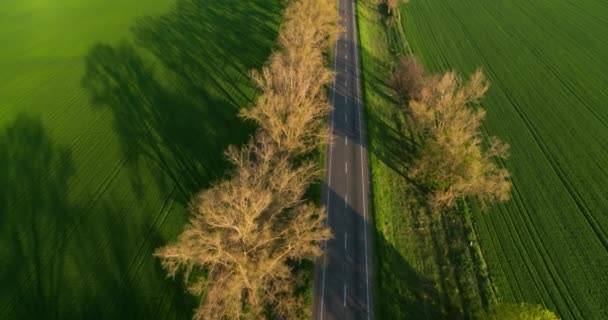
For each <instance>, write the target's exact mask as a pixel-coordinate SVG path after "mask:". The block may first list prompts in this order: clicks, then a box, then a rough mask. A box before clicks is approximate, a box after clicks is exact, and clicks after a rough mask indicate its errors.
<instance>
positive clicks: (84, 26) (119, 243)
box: [0, 0, 283, 319]
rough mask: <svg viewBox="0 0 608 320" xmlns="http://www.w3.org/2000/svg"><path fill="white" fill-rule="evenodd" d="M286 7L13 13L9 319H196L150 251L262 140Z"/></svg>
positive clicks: (1, 105) (3, 26) (3, 173)
mask: <svg viewBox="0 0 608 320" xmlns="http://www.w3.org/2000/svg"><path fill="white" fill-rule="evenodd" d="M41 6H42V7H41ZM282 6H283V5H282V4H281V3H280V2H279V1H266V0H253V1H247V2H242V1H235V0H229V1H222V2H216V1H207V0H205V1H203V0H178V1H176V2H175V3H173V2H172V1H163V0H156V1H147V2H146V3H145V4H143V3H139V2H133V3H130V4H123V3H122V2H121V3H120V4H119V3H118V2H117V1H88V2H86V3H84V2H82V1H75V0H61V1H55V2H52V3H49V4H42V3H40V2H34V1H14V0H9V1H8V3H6V4H3V8H2V9H1V11H0V40H1V41H3V43H11V46H6V47H3V48H2V50H0V69H2V70H3V71H2V72H0V190H1V191H0V270H2V272H1V273H0V283H2V286H1V288H0V318H15V319H35V318H61V319H83V318H99V317H103V318H112V319H114V318H134V319H151V318H179V319H185V318H190V317H191V314H192V309H193V308H194V306H195V305H196V301H195V299H193V298H191V297H190V296H189V295H188V294H186V293H185V290H184V288H183V287H182V286H181V285H180V281H173V280H169V279H166V278H165V273H164V271H163V270H162V269H161V268H160V264H159V263H158V261H157V260H156V259H155V258H154V257H153V256H152V252H153V250H154V249H155V248H156V247H158V246H160V245H162V244H164V243H166V242H167V241H171V240H173V239H174V237H175V236H177V234H178V233H179V232H180V231H181V229H182V227H183V225H184V224H185V223H186V221H187V211H186V208H187V205H188V201H189V199H190V196H191V195H193V194H194V193H195V192H197V191H199V190H200V189H201V188H203V187H206V186H208V185H209V184H210V183H212V182H213V181H214V180H216V179H218V178H220V177H221V176H222V175H223V172H224V171H225V169H227V164H226V162H225V161H224V158H223V150H224V149H225V147H226V146H227V145H228V144H241V143H243V142H245V141H246V140H247V139H248V136H249V134H250V133H251V132H252V130H253V126H252V125H251V124H246V123H243V122H242V121H240V120H239V119H238V117H237V113H238V110H239V108H241V107H243V106H245V105H247V104H250V103H251V102H252V101H253V98H254V96H255V90H254V88H253V87H252V83H251V81H250V80H249V76H248V73H247V72H248V71H249V70H250V69H252V68H259V67H260V66H261V65H262V64H263V63H264V62H265V61H266V59H267V57H268V55H269V53H270V50H271V49H272V47H273V45H274V40H275V38H276V35H277V28H278V25H279V22H280V19H281V9H282ZM142 15H143V16H142Z"/></svg>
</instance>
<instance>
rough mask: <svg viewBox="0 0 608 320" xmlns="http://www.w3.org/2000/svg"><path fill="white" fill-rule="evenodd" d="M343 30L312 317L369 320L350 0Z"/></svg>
mask: <svg viewBox="0 0 608 320" xmlns="http://www.w3.org/2000/svg"><path fill="white" fill-rule="evenodd" d="M338 5H339V8H338V10H339V16H340V23H341V25H342V27H343V30H344V32H343V33H342V34H341V35H340V37H339V38H338V39H337V42H336V45H335V48H334V70H335V72H336V77H335V79H334V84H333V89H332V92H331V95H332V98H331V99H332V104H333V110H332V114H331V137H332V139H331V143H330V145H329V147H328V154H327V163H326V169H327V170H326V177H325V192H326V193H325V195H324V197H325V198H324V203H325V205H326V208H327V215H328V217H327V223H328V225H329V226H330V227H331V229H332V231H333V233H334V239H332V240H330V241H327V242H326V243H325V244H324V248H325V254H324V255H323V256H322V257H321V259H320V261H319V263H318V267H317V270H316V273H315V287H314V296H313V299H314V302H313V318H314V319H318V320H330V319H373V318H374V313H373V301H372V299H373V294H372V289H373V288H372V287H373V286H372V285H373V281H372V275H373V273H372V270H371V267H372V266H371V250H372V246H371V240H372V239H371V235H372V234H373V233H372V228H371V225H372V224H371V222H372V220H371V216H370V213H369V197H368V194H369V178H368V172H369V169H368V161H367V150H366V143H365V141H366V140H365V121H364V119H363V105H362V101H361V94H360V84H359V76H360V75H359V74H360V70H359V47H358V34H357V25H356V16H355V15H356V8H355V7H356V0H338Z"/></svg>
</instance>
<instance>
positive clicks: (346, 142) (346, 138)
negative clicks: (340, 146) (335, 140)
mask: <svg viewBox="0 0 608 320" xmlns="http://www.w3.org/2000/svg"><path fill="white" fill-rule="evenodd" d="M344 145H345V146H348V136H344Z"/></svg>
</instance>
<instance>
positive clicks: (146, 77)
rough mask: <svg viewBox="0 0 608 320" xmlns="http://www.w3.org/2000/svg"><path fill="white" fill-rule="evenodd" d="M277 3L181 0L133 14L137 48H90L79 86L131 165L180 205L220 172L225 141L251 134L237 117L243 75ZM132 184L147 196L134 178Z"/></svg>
mask: <svg viewBox="0 0 608 320" xmlns="http://www.w3.org/2000/svg"><path fill="white" fill-rule="evenodd" d="M279 9H280V6H279V5H278V4H277V2H275V1H265V0H255V1H236V0H228V1H207V0H180V1H178V2H177V4H176V5H175V7H174V8H173V10H172V11H171V12H170V13H169V14H166V15H163V16H160V17H146V18H143V19H140V20H139V22H138V23H137V24H136V26H135V27H134V28H133V32H134V34H135V38H136V43H137V45H138V46H137V47H135V46H133V45H131V44H128V43H122V44H120V45H118V46H110V45H105V44H98V45H96V46H95V47H93V48H92V49H91V51H90V52H89V54H88V56H87V57H86V74H85V76H84V78H83V79H82V84H83V86H84V87H85V88H86V89H87V90H88V91H89V93H90V95H91V99H92V101H93V103H94V104H95V105H98V106H101V107H104V108H109V109H110V110H111V111H112V113H113V115H114V120H115V128H116V131H117V133H118V135H119V137H120V140H121V145H122V148H123V150H124V153H125V155H126V156H127V157H128V160H129V163H130V164H131V165H132V166H133V167H134V168H135V169H136V170H134V171H137V170H148V171H149V170H152V171H153V172H154V176H155V177H156V179H157V182H158V184H159V185H160V186H161V188H162V190H164V191H165V192H166V193H167V194H170V193H172V192H174V191H177V192H176V195H177V197H178V198H179V200H180V201H182V202H187V201H188V200H189V198H190V196H191V195H192V194H193V193H194V192H197V191H198V190H200V189H201V188H203V187H205V186H207V185H208V184H209V183H210V181H212V180H213V179H215V178H217V177H218V176H220V175H221V174H222V173H223V171H224V169H225V167H226V162H225V161H224V158H223V156H222V153H223V151H224V149H225V148H226V146H227V145H228V144H239V143H242V142H243V141H245V140H246V139H247V137H248V135H249V134H250V133H251V132H252V125H251V124H244V123H243V122H242V121H240V120H239V119H238V117H237V114H238V111H239V108H240V107H243V106H244V105H247V104H250V103H251V102H252V100H251V99H252V97H253V95H254V90H253V88H252V84H251V82H250V80H249V78H248V76H247V72H248V71H249V70H250V69H253V68H258V67H260V66H261V65H262V63H263V62H264V61H265V60H266V58H267V56H268V54H269V53H270V49H271V47H272V41H273V40H274V39H275V37H276V24H277V23H278V21H277V17H278V10H279ZM150 54H151V55H150ZM150 56H151V57H150ZM133 184H134V186H135V187H136V188H137V189H139V190H140V192H141V193H142V194H143V193H144V192H145V186H144V185H143V184H142V183H141V182H140V180H139V179H138V177H137V176H135V177H134V178H133ZM174 187H175V188H177V190H174V189H173V188H174Z"/></svg>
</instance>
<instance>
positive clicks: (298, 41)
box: [241, 0, 337, 154]
mask: <svg viewBox="0 0 608 320" xmlns="http://www.w3.org/2000/svg"><path fill="white" fill-rule="evenodd" d="M334 8H335V6H334V5H333V2H332V1H329V0H301V1H296V2H294V3H293V4H291V5H290V6H289V7H288V8H287V10H286V14H285V17H286V18H285V19H286V21H285V23H284V24H283V26H282V28H281V31H280V33H279V45H280V50H279V51H277V52H275V53H274V54H273V55H272V56H271V58H270V61H269V63H268V64H267V65H266V66H264V67H263V68H262V70H261V71H254V72H253V73H252V78H253V79H254V81H255V83H256V85H257V86H258V88H259V89H260V90H261V92H262V93H261V95H260V96H259V98H258V100H257V102H256V104H255V105H254V107H253V108H250V109H244V110H243V111H242V112H241V116H242V117H244V118H246V119H250V120H254V121H256V122H257V123H258V124H259V126H260V130H262V131H264V132H266V133H267V134H268V135H269V136H270V137H271V138H272V139H273V140H274V141H275V143H276V144H277V145H278V146H279V148H280V149H282V150H286V151H288V152H289V153H291V154H301V153H305V152H308V151H310V150H312V149H314V148H316V147H317V146H318V145H319V144H320V143H321V142H322V141H323V140H322V139H321V138H322V137H325V136H326V135H327V130H326V128H325V127H326V123H325V118H326V116H327V114H328V113H329V110H330V106H329V104H328V102H327V99H326V93H325V90H324V87H325V85H327V84H328V83H330V82H331V80H332V79H333V76H334V75H333V72H332V71H331V70H330V69H329V68H328V67H327V66H326V65H325V59H324V56H323V53H324V49H325V47H326V46H327V43H328V41H329V40H330V39H331V38H332V36H333V35H334V34H335V33H336V30H337V29H336V26H335V23H334V22H335V11H334Z"/></svg>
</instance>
